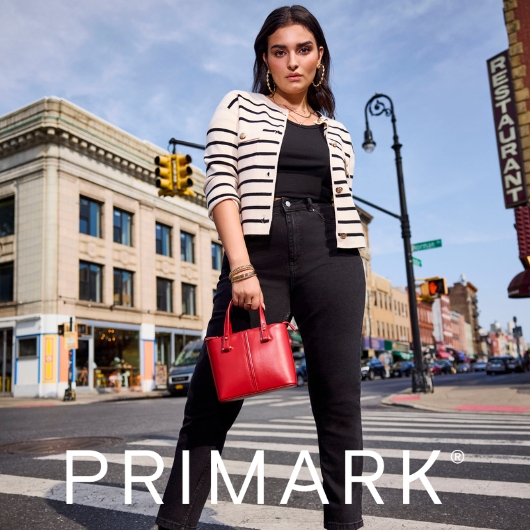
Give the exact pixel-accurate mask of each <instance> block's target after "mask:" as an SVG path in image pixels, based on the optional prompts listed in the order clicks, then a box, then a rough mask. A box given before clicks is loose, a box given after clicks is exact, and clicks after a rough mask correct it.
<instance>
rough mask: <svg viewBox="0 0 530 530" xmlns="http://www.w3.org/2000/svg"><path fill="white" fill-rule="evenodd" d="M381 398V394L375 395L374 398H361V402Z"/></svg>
mask: <svg viewBox="0 0 530 530" xmlns="http://www.w3.org/2000/svg"><path fill="white" fill-rule="evenodd" d="M380 397H381V394H375V395H374V396H363V397H362V398H361V401H366V400H368V399H375V398H380Z"/></svg>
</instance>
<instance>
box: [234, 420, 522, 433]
mask: <svg viewBox="0 0 530 530" xmlns="http://www.w3.org/2000/svg"><path fill="white" fill-rule="evenodd" d="M277 421H278V420H277ZM279 421H282V420H279ZM283 421H285V422H289V420H283ZM265 425H266V428H267V429H293V428H295V429H300V430H303V431H314V430H316V427H315V426H311V425H296V426H293V425H277V424H274V423H267V424H265ZM234 427H235V428H242V427H245V428H247V429H263V427H264V424H263V423H236V424H235V425H234ZM455 431H458V434H510V435H511V434H513V435H523V436H524V435H525V433H522V432H518V431H506V430H505V431H502V432H499V431H483V430H471V429H469V430H466V429H461V428H455V429H425V428H422V427H420V426H418V427H417V428H416V429H407V428H404V427H400V428H388V427H365V426H364V424H363V432H408V433H414V434H418V433H426V434H436V433H438V434H448V433H452V432H455ZM529 434H530V433H529Z"/></svg>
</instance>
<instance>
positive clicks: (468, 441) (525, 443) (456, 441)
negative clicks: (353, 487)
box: [228, 429, 530, 447]
mask: <svg viewBox="0 0 530 530" xmlns="http://www.w3.org/2000/svg"><path fill="white" fill-rule="evenodd" d="M228 435H232V436H256V437H261V438H300V439H314V440H316V439H317V435H316V433H315V434H313V433H306V432H273V431H238V430H235V429H232V430H230V431H228ZM363 439H364V440H378V441H383V442H408V443H413V444H418V443H423V444H430V445H431V446H432V445H435V444H451V445H457V446H458V445H464V444H465V445H508V446H513V445H516V446H519V447H530V440H483V439H473V438H462V439H461V438H435V437H433V438H424V437H412V436H374V435H371V434H369V435H366V436H365V435H363Z"/></svg>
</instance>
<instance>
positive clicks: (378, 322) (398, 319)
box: [363, 271, 412, 358]
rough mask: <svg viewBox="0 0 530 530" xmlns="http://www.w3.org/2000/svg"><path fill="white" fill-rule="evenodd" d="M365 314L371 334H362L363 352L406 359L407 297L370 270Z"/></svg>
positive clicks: (409, 339)
mask: <svg viewBox="0 0 530 530" xmlns="http://www.w3.org/2000/svg"><path fill="white" fill-rule="evenodd" d="M369 285H370V288H369V296H368V305H367V307H369V308H370V311H369V312H368V311H367V313H368V315H369V317H368V318H369V319H370V323H371V326H370V329H371V332H370V333H369V334H368V336H367V334H366V333H365V337H364V343H363V349H364V350H365V352H366V353H365V354H367V355H368V356H371V355H374V354H375V355H377V354H380V353H383V352H385V353H387V354H388V355H389V356H391V355H392V354H394V356H397V357H402V358H408V357H409V350H410V342H411V340H412V339H411V332H410V314H409V303H408V295H407V292H406V290H405V289H402V288H399V287H393V286H392V283H391V281H390V280H389V279H388V278H384V277H383V276H380V275H379V274H376V273H375V272H373V271H371V282H370V284H369Z"/></svg>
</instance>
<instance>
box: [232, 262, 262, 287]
mask: <svg viewBox="0 0 530 530" xmlns="http://www.w3.org/2000/svg"><path fill="white" fill-rule="evenodd" d="M252 276H256V270H255V269H254V267H253V266H252V265H251V264H250V263H249V264H248V265H240V266H239V267H236V268H235V269H233V270H231V271H230V274H229V275H228V279H229V280H230V281H231V282H232V283H234V282H239V281H241V280H245V279H246V278H251V277H252Z"/></svg>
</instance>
